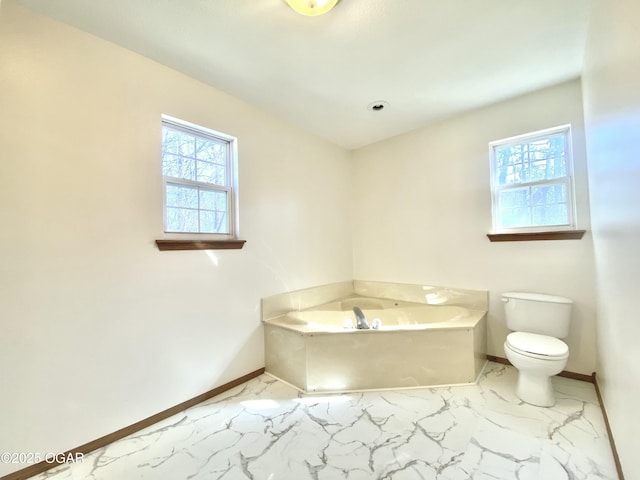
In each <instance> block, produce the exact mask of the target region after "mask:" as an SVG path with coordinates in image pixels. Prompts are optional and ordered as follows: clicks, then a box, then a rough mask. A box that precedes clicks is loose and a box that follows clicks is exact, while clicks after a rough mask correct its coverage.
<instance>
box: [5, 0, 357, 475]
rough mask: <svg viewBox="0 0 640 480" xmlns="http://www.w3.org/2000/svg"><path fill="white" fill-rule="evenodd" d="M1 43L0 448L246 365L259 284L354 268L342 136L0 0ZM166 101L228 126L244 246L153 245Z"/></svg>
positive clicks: (47, 440) (195, 117)
mask: <svg viewBox="0 0 640 480" xmlns="http://www.w3.org/2000/svg"><path fill="white" fill-rule="evenodd" d="M0 59H1V62H0V159H1V161H0V179H2V188H0V219H1V220H0V282H1V284H2V287H1V288H0V305H1V306H2V312H1V313H0V364H1V365H2V368H0V390H1V391H2V394H1V395H0V425H1V427H0V451H3V452H4V451H9V452H42V453H43V454H44V453H45V452H59V451H63V450H65V449H69V448H73V447H76V446H78V445H81V444H83V443H85V442H88V441H91V440H94V439H96V438H98V437H100V436H102V435H105V434H107V433H111V432H113V431H115V430H117V429H119V428H122V427H125V426H127V425H130V424H131V423H134V422H136V421H138V420H141V419H143V418H145V417H148V416H150V415H152V414H155V413H157V412H159V411H162V410H164V409H166V408H169V407H171V406H173V405H175V404H178V403H180V402H182V401H185V400H187V399H189V398H192V397H194V396H196V395H198V394H201V393H203V392H205V391H208V390H210V389H212V388H214V387H215V386H218V385H221V384H223V383H226V382H228V381H230V380H232V379H234V378H237V377H239V376H241V375H244V374H246V373H248V372H251V371H254V370H257V369H259V368H261V367H263V366H264V352H263V336H262V327H261V325H260V310H259V306H260V298H261V297H264V296H269V295H273V294H276V293H280V292H283V291H287V290H296V289H300V288H305V287H310V286H316V285H321V284H325V283H331V282H338V281H343V280H351V278H352V271H351V268H352V258H351V240H350V233H349V232H350V222H349V212H348V208H345V206H346V205H349V201H350V195H351V166H350V161H349V159H350V157H349V154H348V152H346V151H344V150H343V149H341V148H338V147H335V146H333V145H331V144H329V143H327V142H325V141H323V140H320V139H318V138H317V137H314V136H312V135H309V134H307V133H305V132H303V131H300V130H299V129H297V128H295V127H293V126H291V125H288V124H285V123H283V122H282V121H280V120H278V119H276V118H274V117H272V116H270V115H267V114H266V113H264V112H262V111H260V110H258V109H256V108H254V107H252V106H250V105H248V104H246V103H243V102H241V101H239V100H237V99H235V98H233V97H230V96H228V95H226V94H225V93H223V92H220V91H218V90H216V89H214V88H212V87H209V86H207V85H204V84H202V83H199V82H197V81H195V80H193V79H190V78H188V77H186V76H184V75H182V74H179V73H177V72H175V71H172V70H170V69H168V68H166V67H163V66H161V65H159V64H156V63H154V62H152V61H150V60H147V59H145V58H143V57H141V56H139V55H136V54H134V53H131V52H129V51H126V50H124V49H122V48H120V47H117V46H115V45H113V44H110V43H107V42H104V41H102V40H99V39H97V38H95V37H92V36H90V35H87V34H85V33H82V32H80V31H78V30H75V29H73V28H70V27H68V26H66V25H63V24H61V23H58V22H56V21H53V20H51V19H48V18H45V17H41V16H39V15H36V14H33V13H31V12H30V11H29V10H26V9H24V8H22V7H19V6H17V5H16V4H15V3H13V2H12V1H8V0H5V1H3V2H2V6H1V9H0ZM163 113H165V114H168V115H171V116H175V117H178V118H182V119H184V120H187V121H190V122H193V123H196V124H200V125H203V126H206V127H209V128H212V129H214V130H218V131H222V132H225V133H228V134H231V135H234V136H236V137H237V138H238V141H239V177H240V224H241V228H240V236H241V238H243V239H245V240H247V243H246V245H245V247H244V249H243V250H240V251H211V252H204V251H195V252H159V251H158V250H157V249H156V247H155V244H154V240H156V239H158V238H162V236H163V232H162V183H161V182H162V178H161V173H160V141H161V137H160V121H161V118H160V116H161V114H163ZM327 185H330V186H331V188H330V190H329V189H327ZM23 466H24V465H7V464H3V465H0V476H2V475H3V474H6V473H8V472H10V471H13V470H17V469H19V468H21V467H23Z"/></svg>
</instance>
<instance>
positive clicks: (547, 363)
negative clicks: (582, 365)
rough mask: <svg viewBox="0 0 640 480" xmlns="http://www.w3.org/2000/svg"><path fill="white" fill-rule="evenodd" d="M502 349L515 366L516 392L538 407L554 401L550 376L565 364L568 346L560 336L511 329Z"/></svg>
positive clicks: (560, 369) (548, 405)
mask: <svg viewBox="0 0 640 480" xmlns="http://www.w3.org/2000/svg"><path fill="white" fill-rule="evenodd" d="M504 352H505V354H506V356H507V359H508V360H509V361H510V362H511V364H512V365H513V366H514V367H515V368H517V369H518V385H517V387H516V395H517V396H518V398H520V400H522V401H524V402H526V403H530V404H532V405H537V406H540V407H551V406H553V405H554V404H555V395H554V394H553V387H552V385H551V377H552V376H554V375H557V374H558V373H560V372H561V371H562V370H564V367H566V365H567V361H568V359H569V347H568V346H567V344H566V343H564V342H563V341H562V340H560V339H558V338H555V337H550V336H547V335H540V334H536V333H527V332H513V333H510V334H509V335H508V336H507V340H506V341H505V342H504Z"/></svg>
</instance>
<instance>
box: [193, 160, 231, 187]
mask: <svg viewBox="0 0 640 480" xmlns="http://www.w3.org/2000/svg"><path fill="white" fill-rule="evenodd" d="M226 173H227V169H226V168H225V166H224V165H217V164H215V163H209V162H200V161H199V162H198V175H197V180H198V181H199V182H205V183H212V184H214V185H226V184H227V178H226Z"/></svg>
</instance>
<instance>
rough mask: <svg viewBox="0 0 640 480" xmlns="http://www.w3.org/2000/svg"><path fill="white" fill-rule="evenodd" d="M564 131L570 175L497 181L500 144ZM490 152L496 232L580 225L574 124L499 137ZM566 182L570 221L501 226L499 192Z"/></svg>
mask: <svg viewBox="0 0 640 480" xmlns="http://www.w3.org/2000/svg"><path fill="white" fill-rule="evenodd" d="M558 134H562V135H563V136H564V141H565V161H566V171H567V175H566V176H564V177H559V178H553V179H545V180H539V181H533V182H523V183H518V184H510V185H500V184H499V181H498V177H497V176H498V174H499V172H498V168H497V166H496V155H495V152H496V150H497V149H498V148H500V147H505V146H513V145H519V144H524V143H528V142H532V141H536V140H543V139H545V138H547V137H551V136H556V135H558ZM489 155H490V164H491V204H492V217H493V233H496V234H500V233H536V232H558V231H572V230H576V229H577V222H576V200H575V184H574V175H573V163H574V162H573V149H572V140H571V125H570V124H567V125H561V126H558V127H553V128H548V129H544V130H539V131H536V132H531V133H527V134H524V135H517V136H514V137H509V138H505V139H502V140H496V141H493V142H490V143H489ZM554 184H564V185H565V186H566V194H567V217H568V220H567V223H566V224H561V225H532V226H527V227H502V226H501V218H500V213H501V210H500V205H499V199H500V193H501V192H504V191H505V190H509V189H517V188H523V187H533V186H544V185H554Z"/></svg>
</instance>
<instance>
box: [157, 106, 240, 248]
mask: <svg viewBox="0 0 640 480" xmlns="http://www.w3.org/2000/svg"><path fill="white" fill-rule="evenodd" d="M235 152H236V139H235V138H233V137H229V136H227V135H224V134H221V133H218V132H214V131H212V130H209V129H206V128H203V127H198V126H197V125H192V124H190V123H186V122H183V121H180V120H177V119H174V118H171V117H166V116H163V117H162V175H163V178H164V231H165V232H174V233H208V234H215V237H216V238H220V239H231V238H235V221H236V215H235V205H236V197H235V196H236V193H237V188H236V181H235V179H236V176H235V170H236V169H235V166H236V153H235Z"/></svg>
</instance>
